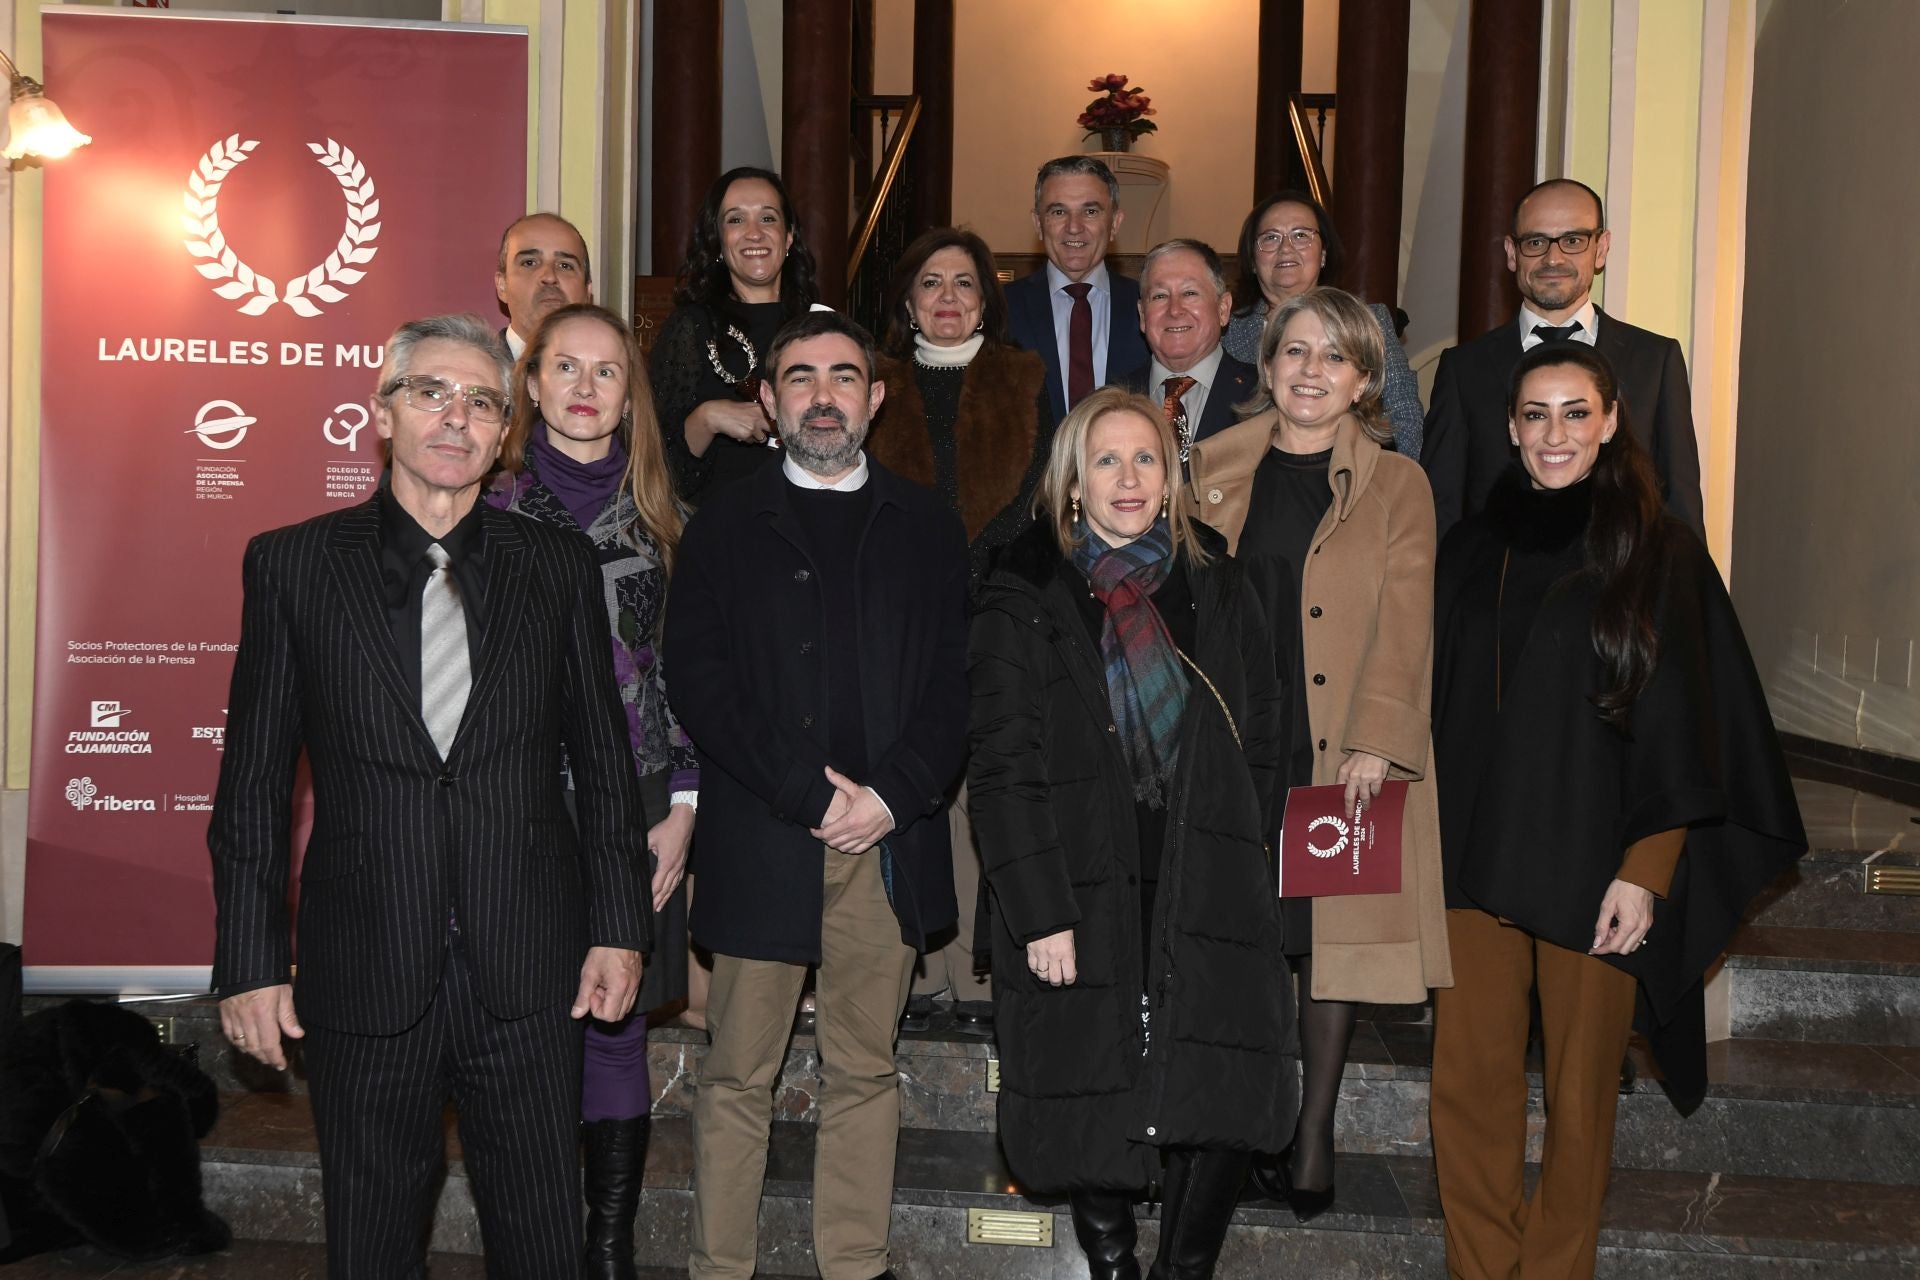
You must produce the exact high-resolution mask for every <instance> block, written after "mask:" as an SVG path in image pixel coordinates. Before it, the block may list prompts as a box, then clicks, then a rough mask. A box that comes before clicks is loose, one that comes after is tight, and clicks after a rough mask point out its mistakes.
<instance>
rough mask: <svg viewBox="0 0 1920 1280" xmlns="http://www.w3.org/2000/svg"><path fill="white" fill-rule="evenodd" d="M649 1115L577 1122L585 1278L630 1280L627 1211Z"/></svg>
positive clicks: (635, 1194) (636, 1198) (639, 1173)
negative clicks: (583, 1159) (583, 1154)
mask: <svg viewBox="0 0 1920 1280" xmlns="http://www.w3.org/2000/svg"><path fill="white" fill-rule="evenodd" d="M652 1126H653V1118H652V1117H651V1116H636V1117H635V1118H633V1119H631V1120H589V1121H587V1122H586V1123H585V1124H583V1125H581V1126H580V1128H581V1131H582V1133H583V1134H584V1135H585V1139H586V1149H587V1189H586V1199H587V1243H586V1249H585V1251H584V1253H583V1255H582V1261H583V1263H584V1270H585V1273H586V1275H587V1277H588V1280H634V1269H633V1215H634V1212H635V1211H636V1210H637V1209H638V1208H639V1207H640V1184H641V1179H642V1177H643V1175H644V1174H645V1173H646V1168H647V1135H648V1133H649V1131H650V1130H651V1129H652Z"/></svg>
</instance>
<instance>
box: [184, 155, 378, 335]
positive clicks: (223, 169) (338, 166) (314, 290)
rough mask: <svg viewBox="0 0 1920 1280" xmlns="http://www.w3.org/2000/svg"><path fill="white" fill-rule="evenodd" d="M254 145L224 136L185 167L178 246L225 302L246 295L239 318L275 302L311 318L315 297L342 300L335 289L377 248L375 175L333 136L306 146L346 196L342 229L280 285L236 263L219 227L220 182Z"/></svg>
mask: <svg viewBox="0 0 1920 1280" xmlns="http://www.w3.org/2000/svg"><path fill="white" fill-rule="evenodd" d="M259 145H260V143H259V140H258V139H252V138H250V139H248V140H247V141H245V142H242V141H241V140H240V135H239V134H237V133H235V134H229V135H228V136H227V137H225V138H222V139H220V140H219V141H217V142H215V143H214V144H213V146H211V147H209V148H208V149H207V152H206V154H205V155H203V156H201V157H200V162H199V163H198V164H196V165H195V166H194V167H193V168H192V169H191V170H190V171H189V172H188V174H187V190H186V192H185V193H184V194H183V195H182V196H181V197H180V199H181V203H182V204H183V205H185V207H186V212H185V213H184V214H182V215H181V217H180V224H181V226H182V227H184V228H185V229H186V232H187V238H186V239H185V240H184V241H183V243H184V244H185V245H186V246H187V252H188V253H191V254H192V255H193V256H194V257H196V258H202V259H205V261H203V262H199V263H196V264H195V265H194V270H196V271H198V272H199V273H200V274H201V275H203V276H205V277H206V278H207V279H208V280H218V281H223V282H224V283H221V284H218V285H216V286H215V287H214V290H213V291H214V292H215V293H217V294H219V295H220V296H221V297H223V298H225V299H227V300H228V301H229V302H239V301H240V300H241V299H243V298H244V299H245V301H244V302H240V314H241V315H245V316H257V315H263V314H265V312H266V311H267V310H268V309H269V308H271V307H272V306H273V305H274V304H275V303H280V304H283V305H285V306H287V307H288V308H290V309H291V310H292V311H293V312H294V314H296V315H301V316H307V317H309V318H310V317H313V316H317V315H319V314H320V313H321V310H322V308H321V307H320V305H319V303H318V302H316V301H315V299H318V300H319V302H325V303H335V302H344V301H345V300H346V297H347V295H346V293H345V292H344V291H343V290H342V289H340V288H339V287H338V286H340V285H354V284H359V283H360V281H361V280H362V279H363V278H364V277H365V276H366V274H367V273H366V272H365V271H363V270H361V268H362V267H365V266H366V265H367V264H368V263H370V262H372V261H373V255H374V254H376V253H378V252H380V250H379V249H378V248H377V247H376V246H375V245H374V243H373V242H374V240H375V239H376V238H377V237H378V236H379V235H380V222H379V217H380V201H379V200H378V199H376V198H375V194H374V186H373V179H372V178H369V177H368V176H367V167H366V166H365V165H364V164H362V163H361V162H360V160H359V158H358V157H356V156H355V155H354V154H353V150H352V149H351V148H349V147H345V146H342V145H341V144H340V143H338V142H336V141H334V140H333V139H332V138H328V139H327V140H326V143H325V144H324V145H322V144H321V143H318V142H309V143H308V144H307V149H308V150H310V151H312V152H313V154H314V158H315V159H316V160H317V161H318V162H319V164H320V165H321V167H323V168H324V169H326V170H327V172H329V173H331V174H332V175H333V176H334V178H335V179H337V180H338V181H339V183H340V189H341V190H342V191H343V192H345V193H346V197H347V226H346V230H344V231H343V232H341V233H340V242H339V243H338V244H337V245H335V246H334V249H333V252H332V253H330V254H328V255H327V259H326V261H325V262H322V263H321V264H320V265H319V266H317V267H315V268H314V269H313V270H311V271H309V272H307V273H306V274H304V275H298V276H295V277H294V278H293V279H291V280H289V281H287V283H286V286H285V287H284V288H282V287H281V286H280V284H279V283H277V282H276V281H274V280H272V279H270V278H269V277H267V276H263V275H261V274H260V273H258V272H257V271H255V270H254V269H253V268H252V267H249V266H248V265H247V264H246V263H245V262H243V261H241V259H240V256H239V255H238V254H236V253H235V252H234V251H233V246H232V245H230V244H228V243H227V238H226V235H225V233H224V232H222V231H221V230H220V213H219V205H220V185H221V184H222V183H224V182H225V181H226V180H227V176H228V175H229V174H231V173H232V172H233V171H234V170H235V169H237V168H239V167H240V166H241V165H242V164H245V163H246V162H247V160H248V159H250V158H251V157H252V155H253V151H254V148H256V147H258V146H259Z"/></svg>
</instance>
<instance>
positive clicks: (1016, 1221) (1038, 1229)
mask: <svg viewBox="0 0 1920 1280" xmlns="http://www.w3.org/2000/svg"><path fill="white" fill-rule="evenodd" d="M967 1243H968V1244H1013V1245H1024V1246H1025V1247H1027V1248H1030V1249H1051V1248H1053V1215H1052V1214H1050V1213H1028V1212H1024V1211H1022V1210H1018V1209H969V1210H967Z"/></svg>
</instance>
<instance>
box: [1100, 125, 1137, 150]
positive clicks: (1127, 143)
mask: <svg viewBox="0 0 1920 1280" xmlns="http://www.w3.org/2000/svg"><path fill="white" fill-rule="evenodd" d="M1100 149H1101V150H1102V151H1131V150H1133V132H1132V130H1130V129H1124V128H1113V129H1102V130H1101V131H1100Z"/></svg>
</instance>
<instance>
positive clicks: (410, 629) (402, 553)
mask: <svg viewBox="0 0 1920 1280" xmlns="http://www.w3.org/2000/svg"><path fill="white" fill-rule="evenodd" d="M436 542H438V543H439V544H440V546H441V549H442V550H444V551H445V552H446V553H447V560H448V567H449V568H451V569H452V571H453V580H454V583H455V585H456V586H458V587H459V589H460V604H461V607H462V609H463V610H464V611H465V614H466V619H467V655H468V661H469V662H470V663H472V664H473V665H474V666H476V667H477V666H478V665H479V658H480V639H481V637H482V636H483V635H484V634H485V631H484V628H483V625H482V624H483V622H484V617H483V609H484V607H485V603H484V602H485V600H486V595H487V554H486V551H487V535H486V528H485V526H484V525H483V524H482V522H481V516H480V503H479V502H478V501H477V500H476V501H475V502H474V504H473V507H472V509H471V510H469V511H468V512H467V514H466V515H464V516H462V517H461V518H460V521H459V523H457V524H455V525H454V526H453V528H451V529H449V530H447V535H446V536H445V537H444V538H436V537H434V536H433V535H432V534H430V533H428V532H427V531H426V530H425V529H422V528H421V527H420V522H419V521H417V520H415V519H414V518H413V517H412V516H411V515H410V514H408V512H407V509H406V508H405V507H403V506H401V505H400V503H399V500H398V499H396V498H395V497H394V496H393V492H392V490H390V489H387V488H385V487H382V488H381V490H380V592H381V595H382V596H383V597H384V598H385V600H386V604H387V625H388V626H389V627H391V628H392V629H393V647H394V651H395V652H396V653H397V654H399V656H400V670H401V671H402V672H403V673H405V675H406V677H407V687H408V688H410V689H412V690H413V695H414V698H415V700H416V701H417V700H418V699H419V697H420V597H421V595H422V594H423V593H424V592H425V591H426V587H427V579H428V577H430V576H431V575H432V573H433V563H432V561H430V560H428V559H427V548H428V547H430V546H432V545H433V544H434V543H436Z"/></svg>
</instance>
